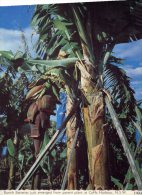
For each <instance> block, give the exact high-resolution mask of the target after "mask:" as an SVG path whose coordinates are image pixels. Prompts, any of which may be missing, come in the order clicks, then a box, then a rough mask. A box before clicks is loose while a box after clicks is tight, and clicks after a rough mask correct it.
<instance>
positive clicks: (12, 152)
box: [7, 139, 15, 157]
mask: <svg viewBox="0 0 142 195" xmlns="http://www.w3.org/2000/svg"><path fill="white" fill-rule="evenodd" d="M7 147H8V152H9V154H10V156H12V157H14V155H15V146H14V144H13V141H12V139H8V140H7Z"/></svg>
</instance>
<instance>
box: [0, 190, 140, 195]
mask: <svg viewBox="0 0 142 195" xmlns="http://www.w3.org/2000/svg"><path fill="white" fill-rule="evenodd" d="M62 194H63V195H84V194H85V195H96V194H98V195H142V191H138V190H135V191H130V190H86V191H85V190H74V191H70V190H63V191H62V190H39V191H38V190H19V191H15V190H0V195H62Z"/></svg>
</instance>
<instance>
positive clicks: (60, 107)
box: [0, 0, 142, 190]
mask: <svg viewBox="0 0 142 195" xmlns="http://www.w3.org/2000/svg"><path fill="white" fill-rule="evenodd" d="M23 20H24V18H23ZM31 26H32V28H33V29H34V30H35V32H36V33H37V35H38V40H37V42H36V43H35V46H34V48H35V52H36V57H31V55H30V54H29V51H28V49H27V45H26V41H25V39H24V35H23V40H24V41H25V51H24V52H23V51H17V52H16V53H14V52H12V51H11V48H9V51H4V50H1V51H0V88H1V90H0V150H1V153H0V155H1V157H0V158H1V160H0V189H9V190H12V189H16V190H20V189H45V190H49V189H53V190H56V189H58V190H65V189H68V190H81V189H83V190H113V189H116V190H137V189H138V190H142V158H141V155H142V149H141V144H142V138H141V136H142V106H141V103H142V101H138V100H137V99H136V98H135V91H134V90H133V89H132V87H131V83H130V78H129V77H128V76H127V74H126V72H125V71H124V69H122V66H120V65H122V64H123V60H124V59H121V58H118V57H116V56H115V55H114V52H113V49H114V47H115V46H116V45H117V44H122V43H128V42H135V41H139V40H140V39H142V1H141V0H130V1H128V0H126V1H113V2H92V3H75V4H69V3H66V4H50V5H36V6H35V10H34V13H33V16H32V20H31ZM141 49H142V47H141ZM123 67H125V65H123ZM54 115H56V117H55V116H54ZM53 116H54V117H53ZM137 133H138V134H139V139H138V140H136V134H137ZM4 177H5V178H4Z"/></svg>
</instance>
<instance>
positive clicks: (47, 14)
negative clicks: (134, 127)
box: [1, 1, 142, 189]
mask: <svg viewBox="0 0 142 195" xmlns="http://www.w3.org/2000/svg"><path fill="white" fill-rule="evenodd" d="M141 9H142V8H141V2H139V1H133V2H129V1H125V2H117V3H116V2H103V3H97V2H96V3H78V4H63V5H38V6H36V9H35V13H34V15H33V18H32V25H33V26H34V27H36V29H37V33H38V34H39V40H38V42H37V44H36V50H37V52H38V54H39V57H40V58H41V59H42V60H38V59H35V60H32V59H24V58H19V59H17V58H14V57H11V55H10V56H8V57H7V56H4V53H1V57H2V56H4V57H7V60H12V61H13V64H14V66H15V67H16V68H17V66H19V67H20V68H19V69H20V70H22V69H23V70H24V71H29V70H30V71H31V70H32V71H37V72H38V71H39V72H41V73H42V74H43V76H42V79H43V80H44V79H45V80H46V79H47V78H48V76H49V77H50V78H51V77H52V78H54V79H55V80H56V82H58V80H60V75H61V74H58V76H57V77H56V76H55V74H56V70H59V69H61V70H62V73H63V74H62V75H64V76H63V77H64V79H65V77H66V76H67V75H68V76H67V77H66V78H71V79H72V77H70V76H69V75H70V73H71V72H73V70H77V71H75V72H76V73H77V74H76V76H77V81H78V86H79V89H80V90H79V91H80V94H81V96H79V95H78V93H75V95H76V96H77V97H79V98H81V99H82V102H83V104H82V114H83V120H84V127H85V135H86V140H87V145H88V168H89V188H91V189H109V188H110V182H109V181H110V173H109V172H108V168H107V167H108V164H109V159H108V150H109V149H108V145H109V140H110V138H109V139H108V137H109V136H110V135H109V134H108V135H106V133H105V132H107V129H108V126H107V125H106V123H107V121H106V112H105V110H106V109H105V104H104V94H106V93H108V94H109V93H110V94H111V95H112V97H113V101H114V102H115V103H116V109H117V113H118V115H119V118H120V119H121V121H122V125H123V126H124V128H125V129H126V126H127V127H128V126H130V125H131V120H132V119H134V120H135V116H134V115H135V111H134V106H133V105H134V104H135V99H134V95H133V94H134V92H133V90H132V89H131V88H130V86H129V79H128V78H126V75H125V73H124V72H123V71H122V70H120V69H119V68H117V67H116V66H114V65H115V60H116V58H113V57H112V55H111V53H112V50H113V48H114V46H115V45H116V44H119V43H126V42H129V41H136V40H138V39H141V38H142V30H141V25H142V22H141ZM102 13H103V14H102ZM60 52H61V53H60ZM59 53H60V54H62V55H60V56H59ZM110 62H111V65H110ZM54 71H55V74H54V73H53V72H54ZM117 71H118V73H119V75H121V78H122V79H119V75H117ZM56 78H57V79H56ZM106 79H107V80H109V81H108V82H109V83H108V85H107V86H105V83H106V81H105V80H106ZM51 80H52V79H51ZM42 84H43V83H42ZM37 85H38V84H37ZM70 86H71V84H70V83H69V82H67V80H66V89H67V90H69V91H73V93H70V94H74V89H73V88H71V87H70ZM105 87H107V88H108V89H109V92H108V91H107V90H108V89H107V90H106V89H105ZM121 87H122V89H121ZM43 88H45V86H44V87H43ZM37 97H40V96H39V93H37V94H35V97H34V96H33V97H32V98H35V99H36V98H37ZM71 98H74V95H71ZM123 101H125V105H126V107H125V108H124V109H123V110H122V103H123ZM130 102H131V104H130V105H132V109H130V106H129V103H130ZM133 103H134V104H133ZM122 111H123V113H121V112H122ZM127 119H128V120H127ZM127 131H128V130H127Z"/></svg>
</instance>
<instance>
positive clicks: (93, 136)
mask: <svg viewBox="0 0 142 195" xmlns="http://www.w3.org/2000/svg"><path fill="white" fill-rule="evenodd" d="M89 68H90V67H89V66H88V72H89V74H90V78H88V77H87V76H86V74H85V71H81V88H82V91H83V93H84V95H85V97H86V99H87V102H88V104H84V106H83V109H82V112H83V116H84V125H85V136H86V140H87V145H88V168H89V180H90V181H89V185H88V189H95V190H104V189H109V173H108V155H107V153H108V149H107V145H108V144H107V139H106V131H107V129H106V128H105V127H106V125H105V115H104V113H105V106H104V97H103V92H102V91H101V90H100V89H99V88H98V85H97V84H95V83H93V82H92V81H91V73H92V72H93V71H92V70H91V68H90V69H89ZM96 76H97V75H96ZM93 77H94V75H93Z"/></svg>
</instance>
